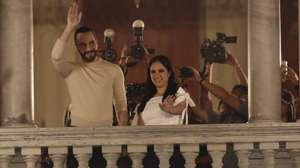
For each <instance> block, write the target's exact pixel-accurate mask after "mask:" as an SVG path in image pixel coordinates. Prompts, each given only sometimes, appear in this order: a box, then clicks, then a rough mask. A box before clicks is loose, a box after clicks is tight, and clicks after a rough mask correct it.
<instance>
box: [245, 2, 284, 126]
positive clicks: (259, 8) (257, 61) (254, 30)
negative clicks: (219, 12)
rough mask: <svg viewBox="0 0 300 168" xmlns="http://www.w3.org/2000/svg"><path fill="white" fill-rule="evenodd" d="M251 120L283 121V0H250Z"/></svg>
mask: <svg viewBox="0 0 300 168" xmlns="http://www.w3.org/2000/svg"><path fill="white" fill-rule="evenodd" d="M248 12H249V13H248V17H249V18H248V28H249V30H248V33H249V34H248V40H249V41H248V45H249V49H248V59H249V61H248V63H249V67H250V69H249V72H248V74H250V75H249V76H250V85H249V86H250V96H249V98H250V100H249V105H250V110H249V111H250V112H251V118H250V121H251V122H280V120H281V119H280V117H281V100H280V99H281V98H280V97H281V83H280V81H281V80H280V47H281V46H280V17H279V16H280V1H279V0H263V1H262V0H251V1H248Z"/></svg>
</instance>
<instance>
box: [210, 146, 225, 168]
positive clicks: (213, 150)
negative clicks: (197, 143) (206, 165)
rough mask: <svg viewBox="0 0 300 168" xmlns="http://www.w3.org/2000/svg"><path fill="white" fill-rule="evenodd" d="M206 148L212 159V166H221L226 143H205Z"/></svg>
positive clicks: (215, 167) (217, 167)
mask: <svg viewBox="0 0 300 168" xmlns="http://www.w3.org/2000/svg"><path fill="white" fill-rule="evenodd" d="M207 150H208V151H209V153H210V155H211V157H212V159H213V163H212V165H213V167H214V168H219V167H220V168H221V167H222V166H223V157H224V154H225V151H226V144H207Z"/></svg>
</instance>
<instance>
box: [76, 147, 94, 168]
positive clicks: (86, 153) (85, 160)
mask: <svg viewBox="0 0 300 168" xmlns="http://www.w3.org/2000/svg"><path fill="white" fill-rule="evenodd" d="M73 150H74V154H75V156H76V159H77V161H78V164H79V166H78V168H88V167H89V160H90V158H91V153H92V147H91V146H74V147H73Z"/></svg>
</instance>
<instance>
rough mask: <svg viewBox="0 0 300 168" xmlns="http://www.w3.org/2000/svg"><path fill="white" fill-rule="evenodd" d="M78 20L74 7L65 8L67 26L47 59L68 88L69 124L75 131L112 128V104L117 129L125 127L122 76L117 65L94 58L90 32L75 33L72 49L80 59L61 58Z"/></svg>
mask: <svg viewBox="0 0 300 168" xmlns="http://www.w3.org/2000/svg"><path fill="white" fill-rule="evenodd" d="M81 16H82V13H81V12H78V5H77V4H76V3H74V4H73V5H72V6H71V7H70V8H69V11H68V21H67V25H66V27H65V29H64V32H63V33H62V35H61V36H60V37H59V38H58V39H57V41H56V42H55V45H54V47H53V50H52V57H51V58H52V62H53V64H54V66H55V68H56V69H57V70H58V71H59V72H60V73H61V75H62V76H63V77H64V79H65V81H66V84H67V87H68V91H69V95H70V99H71V105H72V106H71V109H70V111H71V115H70V117H71V121H72V123H71V124H72V125H74V126H78V127H97V126H108V125H112V119H113V103H114V107H115V109H116V111H117V114H118V121H119V125H127V123H128V114H127V103H126V95H125V86H124V76H123V73H122V71H121V69H120V68H119V66H118V65H115V64H112V63H110V62H107V61H105V60H103V59H102V58H101V57H100V56H98V55H99V54H97V53H98V52H97V51H98V44H97V40H96V36H95V33H94V31H93V30H92V29H90V28H88V27H80V28H78V29H77V30H76V31H75V34H74V40H75V45H76V48H77V50H78V52H79V54H80V56H81V57H80V59H79V60H78V59H77V60H78V61H68V60H67V58H66V56H65V55H64V50H65V46H66V42H67V40H68V39H69V38H70V36H71V34H72V32H73V31H74V30H75V28H76V27H77V25H78V24H79V23H80V20H81Z"/></svg>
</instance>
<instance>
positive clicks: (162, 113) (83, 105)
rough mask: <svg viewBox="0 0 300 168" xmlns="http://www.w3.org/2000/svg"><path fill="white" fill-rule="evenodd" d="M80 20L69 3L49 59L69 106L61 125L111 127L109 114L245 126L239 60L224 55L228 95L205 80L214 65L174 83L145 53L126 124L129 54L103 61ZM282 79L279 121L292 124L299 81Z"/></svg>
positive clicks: (165, 67) (166, 66)
mask: <svg viewBox="0 0 300 168" xmlns="http://www.w3.org/2000/svg"><path fill="white" fill-rule="evenodd" d="M81 16H82V13H81V12H79V10H78V5H77V4H76V3H74V4H73V5H72V6H71V7H70V8H69V11H68V17H67V25H66V27H65V29H64V31H63V33H62V35H61V36H60V37H59V38H58V39H57V40H56V42H55V44H54V47H53V50H52V57H51V58H52V62H53V65H54V67H55V69H56V70H57V71H58V72H59V73H60V74H61V75H62V77H63V78H64V79H65V81H66V84H67V87H68V91H69V95H70V104H71V106H70V108H69V113H68V120H66V122H67V124H66V126H77V127H97V126H104V125H112V121H113V112H115V114H116V115H115V118H116V120H117V124H118V125H128V124H136V125H166V124H169V125H170V124H171V125H175V124H188V123H192V122H191V121H192V120H194V121H197V120H198V121H199V120H200V121H202V122H203V123H245V122H248V120H249V112H248V82H247V77H246V74H245V72H244V71H243V69H242V68H241V65H240V63H239V61H238V59H237V58H236V57H234V56H233V55H232V54H230V53H229V52H228V51H226V57H227V61H226V64H228V65H230V66H232V67H233V68H234V70H235V73H236V76H237V79H238V81H239V83H237V84H236V85H234V86H233V88H232V90H231V91H227V90H226V89H224V88H223V87H222V86H220V85H218V84H215V83H212V81H211V80H210V79H211V71H212V68H213V65H214V64H212V63H209V64H206V72H205V75H203V74H202V73H200V72H199V71H198V70H197V69H195V68H194V67H188V68H189V69H190V70H191V71H192V75H191V76H189V77H181V78H180V80H178V79H177V78H176V75H175V72H174V69H173V66H172V63H171V61H170V59H169V58H168V57H167V56H164V55H156V56H150V54H149V53H148V52H147V49H146V48H144V49H145V55H144V58H143V59H142V60H141V61H142V62H145V63H146V64H145V66H147V72H145V74H147V75H146V77H147V79H146V81H144V82H145V83H144V86H145V87H144V92H143V93H141V94H143V96H142V99H141V101H140V102H139V104H138V105H137V107H136V110H135V111H136V112H135V117H133V121H132V120H130V119H129V117H128V112H127V97H126V86H125V80H126V79H125V77H124V74H125V73H126V72H127V70H128V66H127V65H128V58H130V57H129V56H128V55H129V54H128V51H127V50H128V49H127V47H126V45H125V46H124V48H123V49H122V53H121V57H120V59H119V61H118V62H117V63H113V62H109V61H106V60H105V59H103V58H102V57H101V54H99V52H98V51H99V48H100V47H99V46H98V42H97V37H96V35H95V31H94V30H93V29H91V28H89V27H85V26H79V23H80V21H81ZM73 32H74V33H73ZM72 34H74V43H75V46H76V48H77V50H78V55H76V56H73V59H71V60H70V59H68V56H66V55H65V54H64V50H65V48H66V42H67V41H68V39H69V38H70V37H71V36H72ZM281 75H282V119H283V121H287V122H292V121H295V120H296V119H297V118H298V116H299V114H298V113H297V111H298V110H297V109H298V106H299V96H298V90H299V79H298V76H297V73H295V71H294V70H293V69H292V68H290V67H287V68H286V67H285V68H282V74H281ZM179 81H180V82H179ZM194 84H197V85H198V86H199V87H200V88H201V89H200V90H201V92H200V95H201V96H200V97H201V100H200V101H199V102H197V101H193V100H196V98H193V97H192V96H190V94H189V93H190V92H191V91H190V90H189V87H190V85H194ZM208 93H210V94H212V95H214V96H215V97H217V98H218V99H219V104H218V108H217V110H214V108H213V103H212V101H211V100H210V96H208ZM131 119H132V118H131ZM196 123H197V122H196Z"/></svg>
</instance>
